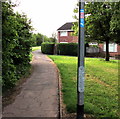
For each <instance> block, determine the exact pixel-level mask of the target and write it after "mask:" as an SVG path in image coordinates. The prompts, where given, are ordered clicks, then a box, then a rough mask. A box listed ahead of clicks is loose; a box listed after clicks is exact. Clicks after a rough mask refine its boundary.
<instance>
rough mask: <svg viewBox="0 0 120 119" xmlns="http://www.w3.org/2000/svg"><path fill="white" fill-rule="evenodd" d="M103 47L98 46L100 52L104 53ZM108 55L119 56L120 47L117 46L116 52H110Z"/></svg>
mask: <svg viewBox="0 0 120 119" xmlns="http://www.w3.org/2000/svg"><path fill="white" fill-rule="evenodd" d="M103 46H104V44H99V48H100V52H104V51H103ZM109 54H110V56H116V55H120V45H117V52H110V53H109Z"/></svg>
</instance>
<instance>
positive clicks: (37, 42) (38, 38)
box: [31, 33, 56, 47]
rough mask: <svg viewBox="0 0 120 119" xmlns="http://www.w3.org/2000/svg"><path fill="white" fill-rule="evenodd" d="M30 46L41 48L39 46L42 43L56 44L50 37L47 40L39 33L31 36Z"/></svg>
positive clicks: (53, 38) (54, 39)
mask: <svg viewBox="0 0 120 119" xmlns="http://www.w3.org/2000/svg"><path fill="white" fill-rule="evenodd" d="M31 41H32V46H33V47H34V46H41V44H42V43H43V42H50V43H55V42H56V38H55V37H50V38H48V37H47V36H45V35H42V34H41V33H37V34H32V38H31Z"/></svg>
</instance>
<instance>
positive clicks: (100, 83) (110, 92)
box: [49, 55, 118, 119]
mask: <svg viewBox="0 0 120 119" xmlns="http://www.w3.org/2000/svg"><path fill="white" fill-rule="evenodd" d="M49 57H50V58H51V59H52V60H53V61H54V62H55V63H56V64H57V66H58V68H59V70H60V74H61V78H62V86H63V87H62V92H63V100H64V103H65V104H66V108H67V111H68V112H69V113H73V112H76V104H77V94H76V90H77V57H69V56H52V55H49ZM85 70H86V79H85V97H84V99H85V105H84V106H85V108H84V109H85V113H86V114H91V115H93V116H94V117H96V118H97V119H102V118H103V117H109V118H110V119H112V118H114V119H117V117H118V61H117V60H111V61H110V62H106V61H104V59H96V58H86V59H85Z"/></svg>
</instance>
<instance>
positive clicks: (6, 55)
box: [2, 2, 32, 91]
mask: <svg viewBox="0 0 120 119" xmlns="http://www.w3.org/2000/svg"><path fill="white" fill-rule="evenodd" d="M12 7H13V5H12V4H11V3H8V2H3V3H2V21H3V22H2V46H3V47H2V57H3V62H2V79H3V91H4V90H5V89H9V88H12V87H13V86H14V85H15V84H16V82H17V80H19V79H20V78H21V77H22V76H23V75H25V73H26V72H28V70H29V68H30V63H29V62H30V57H29V54H30V52H31V41H30V38H31V33H30V32H31V29H32V27H31V25H30V21H29V20H28V19H27V17H26V15H24V14H23V15H21V14H19V13H14V11H13V9H12Z"/></svg>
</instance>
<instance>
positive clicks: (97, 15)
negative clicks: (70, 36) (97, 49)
mask: <svg viewBox="0 0 120 119" xmlns="http://www.w3.org/2000/svg"><path fill="white" fill-rule="evenodd" d="M78 9H79V8H78V4H77V7H76V9H75V10H74V13H78ZM85 14H86V17H85V34H86V35H85V38H86V40H87V41H88V42H92V41H96V42H106V60H107V61H109V45H108V44H109V42H116V43H120V38H119V34H120V19H119V18H120V2H116V3H115V2H114V3H113V2H111V3H110V2H109V3H108V2H89V3H86V4H85ZM74 18H75V19H76V20H77V21H78V17H77V16H76V15H75V16H74ZM73 29H74V30H75V33H76V34H78V23H76V24H75V25H74V27H73Z"/></svg>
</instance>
